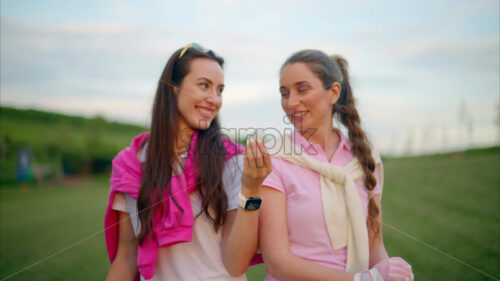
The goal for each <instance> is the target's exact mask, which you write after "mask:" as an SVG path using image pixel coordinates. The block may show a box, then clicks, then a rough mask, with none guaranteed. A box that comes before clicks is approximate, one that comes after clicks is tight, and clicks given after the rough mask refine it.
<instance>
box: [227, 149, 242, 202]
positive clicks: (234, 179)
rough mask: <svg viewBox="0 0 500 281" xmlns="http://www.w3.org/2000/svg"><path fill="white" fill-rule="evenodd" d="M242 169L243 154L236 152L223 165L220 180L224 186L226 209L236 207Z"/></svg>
mask: <svg viewBox="0 0 500 281" xmlns="http://www.w3.org/2000/svg"><path fill="white" fill-rule="evenodd" d="M242 171H243V155H242V154H238V155H235V156H234V157H232V158H231V159H229V160H228V161H227V162H226V165H225V166H224V172H223V174H222V181H223V182H224V187H225V188H226V194H227V203H228V205H227V210H228V211H230V210H234V209H236V208H238V193H239V192H240V189H241V172H242Z"/></svg>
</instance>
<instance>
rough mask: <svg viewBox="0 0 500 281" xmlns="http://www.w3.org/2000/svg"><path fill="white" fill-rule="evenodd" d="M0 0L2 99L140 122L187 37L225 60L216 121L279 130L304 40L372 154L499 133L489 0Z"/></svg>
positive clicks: (480, 140)
mask: <svg viewBox="0 0 500 281" xmlns="http://www.w3.org/2000/svg"><path fill="white" fill-rule="evenodd" d="M0 3H1V7H0V8H1V27H0V28H1V29H0V31H1V34H0V36H1V43H0V44H1V45H0V47H1V55H0V59H1V64H0V66H1V75H0V79H1V86H0V94H1V100H0V101H1V103H2V105H11V106H17V107H24V108H27V107H30V108H39V109H45V110H53V111H58V112H63V113H70V114H78V115H85V116H93V115H96V114H100V115H103V116H105V117H106V118H108V119H112V120H119V121H125V122H133V123H137V124H141V125H147V124H148V123H149V120H150V117H149V115H150V108H151V102H152V99H153V95H154V92H155V85H156V83H157V79H158V77H159V76H160V73H161V71H162V69H163V67H164V65H165V63H166V61H167V59H168V57H169V56H170V54H171V53H172V52H173V51H175V50H176V49H177V48H180V47H182V46H184V45H185V44H186V43H188V42H192V41H195V42H199V43H201V44H202V45H204V46H206V47H208V48H210V49H213V50H214V51H216V52H217V53H218V54H220V55H221V56H223V57H224V58H225V60H226V65H225V83H226V85H227V87H226V89H225V92H224V105H223V109H222V110H221V118H222V125H223V127H227V128H235V127H236V128H241V127H264V128H267V127H275V128H278V129H283V128H284V127H286V126H287V125H285V124H283V121H282V120H283V118H282V117H283V113H282V110H281V107H280V100H279V99H280V98H279V92H278V78H279V77H278V72H279V68H280V66H281V63H282V62H283V61H284V60H285V59H286V58H287V57H288V56H289V55H290V54H292V53H293V52H295V51H298V50H301V49H304V48H313V49H320V50H322V51H324V52H326V53H329V54H334V53H335V54H341V55H343V56H344V57H345V58H346V59H347V60H348V61H349V63H350V66H351V77H352V83H353V87H354V93H355V96H356V97H357V100H358V105H359V110H360V112H361V116H362V120H363V125H364V128H365V129H366V130H367V131H368V133H369V135H370V136H371V138H372V140H373V142H374V143H375V144H376V146H377V147H379V149H380V150H381V151H382V152H384V153H388V154H401V153H407V152H411V153H420V152H433V151H442V150H450V149H456V148H460V147H464V146H468V145H473V146H482V145H491V144H495V143H498V138H499V136H498V129H497V128H498V123H497V124H495V123H494V120H495V118H498V114H499V113H498V107H499V91H500V90H499V87H500V86H499V83H500V81H499V76H500V73H499V45H500V44H499V32H500V31H499V10H500V4H499V3H500V2H499V1H497V0H480V1H427V0H425V1H377V2H376V1H349V2H348V3H347V1H310V2H307V3H306V2H302V1H284V0H276V1H245V2H243V1H227V0H226V1H205V0H203V1H201V0H200V1H53V0H49V1H47V0H44V1H37V0H36V1H26V0H1V2H0ZM461 108H464V109H465V115H464V116H462V117H464V118H460V114H459V113H460V109H461Z"/></svg>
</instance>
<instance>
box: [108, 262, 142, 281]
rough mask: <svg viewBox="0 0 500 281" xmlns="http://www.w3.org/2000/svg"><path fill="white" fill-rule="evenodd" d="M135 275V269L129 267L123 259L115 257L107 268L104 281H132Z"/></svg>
mask: <svg viewBox="0 0 500 281" xmlns="http://www.w3.org/2000/svg"><path fill="white" fill-rule="evenodd" d="M136 274H137V267H134V266H130V265H129V264H127V261H126V260H125V259H124V258H120V257H117V258H116V259H115V260H114V261H113V264H111V267H110V268H109V272H108V276H107V277H106V281H122V280H124V281H126V280H130V281H133V280H134V279H135V276H136Z"/></svg>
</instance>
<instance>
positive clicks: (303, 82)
mask: <svg viewBox="0 0 500 281" xmlns="http://www.w3.org/2000/svg"><path fill="white" fill-rule="evenodd" d="M300 84H311V82H309V81H299V82H296V83H294V85H300Z"/></svg>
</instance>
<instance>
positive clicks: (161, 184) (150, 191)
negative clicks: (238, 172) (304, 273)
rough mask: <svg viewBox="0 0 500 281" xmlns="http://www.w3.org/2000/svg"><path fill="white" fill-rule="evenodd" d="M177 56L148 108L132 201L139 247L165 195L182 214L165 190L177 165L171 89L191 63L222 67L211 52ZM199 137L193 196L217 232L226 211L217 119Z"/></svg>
mask: <svg viewBox="0 0 500 281" xmlns="http://www.w3.org/2000/svg"><path fill="white" fill-rule="evenodd" d="M180 52H181V49H179V50H177V51H176V52H174V53H173V54H172V56H171V57H170V59H169V60H168V62H167V64H166V66H165V68H164V69H163V73H162V74H161V77H160V81H159V83H158V88H157V90H156V96H155V99H154V103H153V110H152V119H151V128H150V134H149V138H148V140H147V146H146V161H145V163H144V164H143V173H142V182H141V188H140V190H139V196H138V199H137V209H138V212H139V220H140V225H141V230H140V233H139V235H138V241H139V244H142V242H143V241H144V239H145V238H146V236H147V235H151V233H152V217H153V214H155V213H156V212H163V211H164V204H163V194H164V192H165V189H166V191H167V192H168V196H170V197H171V198H172V199H173V201H174V203H175V205H176V206H177V208H179V209H180V210H181V212H182V213H184V210H183V209H182V208H181V206H180V205H179V204H178V203H177V201H176V200H175V196H174V195H173V194H172V190H171V184H170V178H171V176H172V174H173V173H174V165H175V162H176V161H177V159H176V156H175V155H174V144H175V142H176V140H177V138H178V134H179V132H178V130H179V126H178V119H179V118H178V110H177V97H176V95H175V94H174V90H173V88H174V86H175V87H180V85H181V84H182V81H183V79H184V77H185V76H186V75H187V74H188V73H189V72H190V67H191V61H192V60H193V59H195V58H209V59H212V60H214V61H216V62H217V63H218V64H219V65H220V66H221V67H222V66H223V64H224V60H223V59H222V58H221V57H219V56H217V55H215V53H213V52H212V51H208V52H206V53H205V52H200V51H198V50H197V49H195V48H189V49H188V50H187V52H186V53H185V54H184V55H183V56H182V59H178V58H179V54H180ZM198 134H199V135H198V140H197V143H196V147H195V152H194V153H195V157H196V159H197V160H198V161H197V163H198V166H197V167H196V168H197V170H198V172H199V173H198V175H197V182H199V185H198V186H197V191H198V194H199V195H200V198H201V206H202V213H205V214H206V215H207V217H208V219H209V220H210V221H211V222H212V223H213V225H214V228H215V230H217V229H218V228H219V227H220V226H221V225H222V224H223V223H224V221H225V218H226V209H227V205H228V203H227V196H226V192H225V189H224V186H223V182H222V172H223V169H224V163H225V161H224V157H225V150H224V149H223V148H224V146H223V144H222V135H221V132H220V125H219V121H218V116H216V117H215V119H214V120H213V121H212V123H211V124H210V126H209V128H208V129H206V130H200V131H199V133H198ZM143 147H144V146H143ZM200 156H201V157H200ZM200 214H201V213H200Z"/></svg>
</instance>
